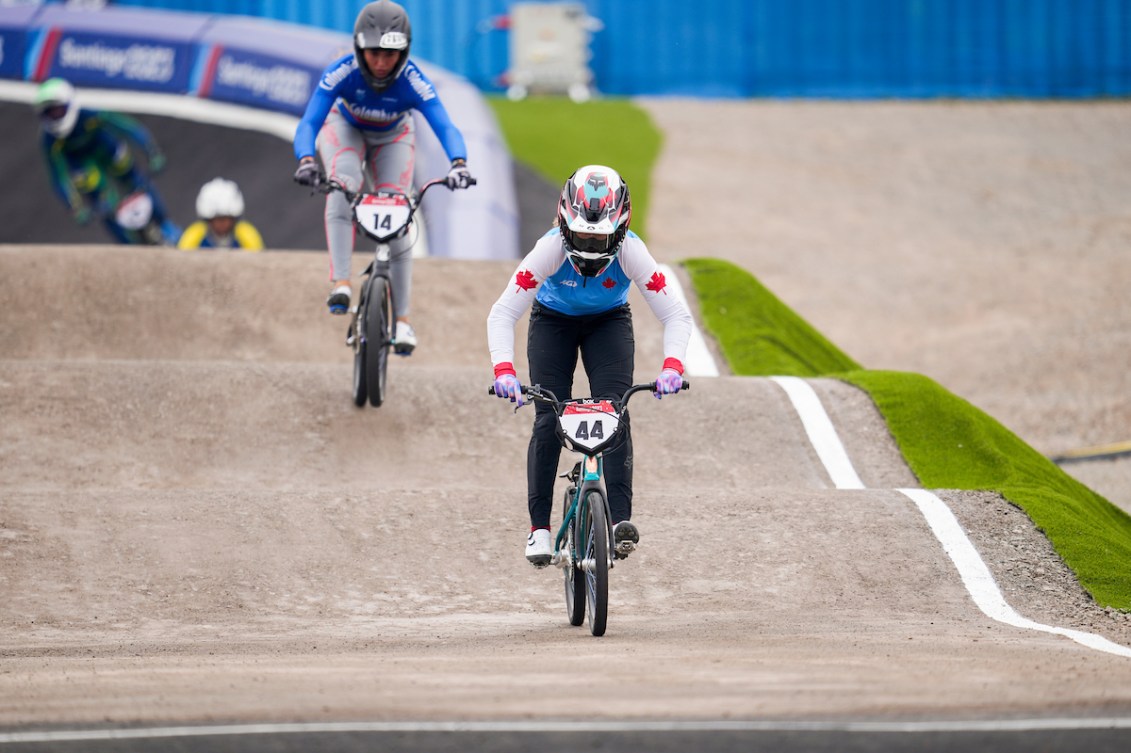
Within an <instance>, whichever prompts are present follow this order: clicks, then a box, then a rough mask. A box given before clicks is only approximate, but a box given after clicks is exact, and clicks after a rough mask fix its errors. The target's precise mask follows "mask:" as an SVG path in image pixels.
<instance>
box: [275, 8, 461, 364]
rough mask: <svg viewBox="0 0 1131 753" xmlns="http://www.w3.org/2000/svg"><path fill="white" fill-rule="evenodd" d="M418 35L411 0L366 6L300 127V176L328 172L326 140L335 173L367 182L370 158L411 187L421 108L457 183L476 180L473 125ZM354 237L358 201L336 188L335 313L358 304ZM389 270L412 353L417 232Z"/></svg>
mask: <svg viewBox="0 0 1131 753" xmlns="http://www.w3.org/2000/svg"><path fill="white" fill-rule="evenodd" d="M411 44H412V29H411V27H410V26H409V22H408V14H406V13H405V10H404V8H402V7H401V6H399V5H397V4H396V3H394V2H391V0H378V2H374V3H369V4H368V5H366V6H365V7H364V8H362V9H361V12H360V13H359V14H358V16H357V21H356V22H355V23H354V29H353V45H354V49H353V52H352V53H350V54H347V55H345V56H344V57H342V58H340V59H339V60H336V61H335V62H333V63H331V64H330V65H329V67H327V68H326V71H325V72H324V73H323V74H322V79H321V80H320V81H319V82H318V86H316V87H315V88H314V93H313V94H312V95H311V97H310V101H309V102H308V103H307V105H306V112H305V113H304V114H303V116H302V120H301V121H300V122H299V125H298V128H297V129H296V130H295V139H294V151H295V158H297V159H298V161H299V164H298V169H297V170H296V171H295V176H294V177H295V180H296V181H298V182H299V183H303V184H305V185H318V184H319V183H321V182H322V181H323V180H324V179H325V176H324V175H323V173H322V170H321V169H320V168H319V166H318V163H317V162H316V161H315V159H314V154H315V149H316V142H317V152H318V156H319V157H320V158H321V160H322V165H323V166H325V168H326V171H327V172H329V173H330V177H331V178H334V179H335V180H337V181H338V182H339V183H341V184H343V185H344V186H345V187H346V188H348V189H350V190H351V191H357V190H359V189H360V188H361V187H362V168H363V167H364V168H366V169H367V170H368V177H369V180H370V182H371V184H372V186H373V188H391V189H394V190H398V191H402V192H406V193H407V192H408V191H409V189H411V188H412V173H413V165H414V158H415V156H416V146H415V143H416V135H415V130H414V127H413V120H412V110H418V111H419V112H420V113H421V114H422V115H423V116H424V119H425V120H426V121H428V125H430V126H431V127H432V130H433V132H435V134H436V137H437V138H438V139H439V140H440V144H441V145H442V146H443V148H444V151H445V152H446V153H447V155H448V159H449V160H451V170H450V171H449V172H448V176H447V184H448V188H452V189H455V188H467V187H469V186H470V185H471V173H470V172H468V170H467V148H466V146H465V145H464V140H463V134H461V133H460V131H459V129H458V128H456V127H455V125H453V124H452V121H451V118H450V117H448V112H447V110H446V109H444V105H443V103H442V102H440V97H439V95H438V94H437V93H436V90H435V88H434V87H433V86H432V82H431V81H429V80H428V77H427V76H425V75H424V73H423V72H422V71H421V70H420V69H419V68H417V67H416V64H415V63H413V62H412V60H410V59H409V56H408V54H409V47H410V45H411ZM353 239H354V229H353V219H352V218H351V216H350V207H349V202H348V201H347V200H346V198H345V196H344V195H342V194H341V193H340V192H337V191H334V192H331V193H329V194H327V196H326V243H327V245H328V246H329V250H330V280H331V283H330V297H329V298H327V299H326V304H327V305H328V306H329V308H330V313H332V314H345V313H346V312H348V311H349V307H350V260H351V256H352V255H353ZM389 275H390V278H391V280H392V286H393V300H394V303H395V305H396V311H394V312H393V315H394V316H395V318H396V320H397V326H396V332H395V333H394V342H393V350H394V351H395V352H396V353H398V354H400V355H409V354H410V353H412V350H413V348H415V347H416V343H417V340H416V333H415V332H414V331H413V329H412V325H411V324H409V321H408V310H409V301H410V290H411V285H412V253H411V243H410V242H409V240H408V238H407V237H403V238H398V239H396V240H394V241H393V242H392V244H391V249H390V258H389Z"/></svg>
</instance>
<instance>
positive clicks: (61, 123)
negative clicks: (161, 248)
mask: <svg viewBox="0 0 1131 753" xmlns="http://www.w3.org/2000/svg"><path fill="white" fill-rule="evenodd" d="M34 106H35V112H36V115H37V116H38V117H39V126H40V130H41V132H42V136H41V141H40V144H41V146H42V148H43V155H44V157H45V158H46V160H47V169H48V172H49V174H50V179H51V185H52V188H54V190H55V192H56V193H57V194H58V195H59V198H61V199H62V200H63V203H64V204H66V205H67V207H68V208H69V209H70V210H71V214H72V215H74V218H75V220H76V221H78V222H79V224H82V225H85V224H87V223H89V222H90V221H91V220H93V219H99V220H101V221H102V224H103V225H104V226H105V227H106V230H107V231H109V233H110V234H111V235H112V236H113V237H114V239H115V240H116V241H118V242H119V243H130V242H131V241H130V238H129V236H128V235H127V234H126V232H125V231H124V230H123V229H122V228H121V227H120V226H119V225H118V224H117V222H115V221H114V210H115V209H116V207H115V206H109V205H108V204H107V203H108V201H109V200H110V196H109V195H108V193H109V189H110V188H111V186H110V185H109V184H110V183H112V184H113V187H114V188H116V189H117V193H118V194H119V196H118V198H119V200H120V199H122V198H125V197H126V196H129V195H130V194H132V193H135V192H138V191H145V192H148V193H149V195H150V196H151V198H152V199H153V213H154V215H155V218H156V219H157V221H158V223H159V224H160V225H161V230H162V234H163V235H164V238H165V242H166V243H168V244H169V245H174V244H176V242H177V238H179V237H180V234H181V231H180V228H178V227H177V226H176V224H175V223H173V221H172V220H170V219H169V217H168V215H167V213H166V212H165V207H164V204H163V202H162V201H161V197H160V195H159V194H158V193H157V188H156V187H155V186H154V185H153V184H152V182H151V181H150V180H149V178H148V177H147V176H146V174H145V172H144V171H143V170H142V166H141V165H139V164H138V162H137V159H136V157H135V155H134V151H133V149H131V144H132V145H133V146H134V147H135V148H136V149H137V151H139V152H144V153H145V155H146V158H147V160H146V161H147V164H148V168H149V171H150V172H151V173H158V172H160V171H161V170H162V169H163V168H164V166H165V157H164V155H163V154H162V153H161V150H160V149H159V148H158V146H157V142H156V141H154V139H153V137H152V136H151V135H150V133H149V131H148V130H146V128H145V126H143V125H142V124H141V123H139V122H138V121H136V120H134V119H133V118H131V117H129V116H127V115H123V114H121V113H117V112H111V111H108V110H92V109H87V108H84V107H80V106H79V105H78V103H77V101H76V97H75V88H74V87H73V86H72V85H71V84H70V82H68V81H65V80H63V79H61V78H52V79H48V80H47V81H44V82H43V83H42V84H41V85H40V86H39V88H38V89H37V90H36V93H35V100H34Z"/></svg>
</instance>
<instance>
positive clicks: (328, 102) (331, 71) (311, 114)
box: [294, 55, 357, 161]
mask: <svg viewBox="0 0 1131 753" xmlns="http://www.w3.org/2000/svg"><path fill="white" fill-rule="evenodd" d="M356 68H357V64H356V62H353V55H348V56H346V57H343V58H341V59H340V60H338V61H336V62H334V63H331V64H330V65H329V66H328V67H327V68H326V70H325V71H324V72H323V73H322V78H321V79H320V80H319V81H318V86H316V87H314V92H313V93H311V95H310V99H309V100H308V101H307V103H306V111H305V112H303V114H302V120H300V121H299V122H298V127H297V128H295V140H294V148H295V159H297V160H300V161H301V160H302V159H304V158H306V157H311V158H313V157H314V155H315V153H316V150H315V146H314V140H315V139H316V138H318V131H319V130H321V129H322V124H323V123H325V122H326V116H327V115H329V114H330V108H331V107H333V106H334V102H335V101H336V100H337V99H338V91H339V89H341V88H342V84H343V83H344V82H345V81H346V80H347V79H348V78H349V77H350V74H351V73H352V72H353V71H354V70H356Z"/></svg>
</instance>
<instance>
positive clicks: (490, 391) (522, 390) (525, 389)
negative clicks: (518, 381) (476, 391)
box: [487, 384, 530, 397]
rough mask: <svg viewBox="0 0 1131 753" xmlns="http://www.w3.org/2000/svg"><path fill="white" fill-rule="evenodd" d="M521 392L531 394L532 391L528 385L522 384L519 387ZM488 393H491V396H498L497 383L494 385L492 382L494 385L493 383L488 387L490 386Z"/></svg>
mask: <svg viewBox="0 0 1131 753" xmlns="http://www.w3.org/2000/svg"><path fill="white" fill-rule="evenodd" d="M519 392H521V393H522V394H524V395H527V394H529V393H530V390H529V388H528V387H527V386H526V385H525V384H524V385H522V386H521V387H519ZM487 394H488V395H490V396H492V397H496V393H495V385H493V384H492V385H491V386H490V387H488V388H487Z"/></svg>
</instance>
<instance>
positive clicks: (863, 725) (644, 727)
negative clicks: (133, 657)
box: [0, 717, 1131, 744]
mask: <svg viewBox="0 0 1131 753" xmlns="http://www.w3.org/2000/svg"><path fill="white" fill-rule="evenodd" d="M1082 729H1131V718H1124V717H1106V718H1086V719H1069V718H1060V719H1001V720H993V719H979V720H972V721H961V720H957V721H945V720H944V721H919V722H867V721H865V722H852V721H849V722H822V721H788V720H784V721H774V720H764V721H722V720H720V721H710V720H707V721H670V722H665V721H654V722H649V721H642V722H632V721H624V722H615V721H612V722H597V721H587V722H570V721H522V722H506V721H501V722H312V723H309V724H304V723H301V722H298V723H280V724H221V725H209V726H200V727H196V726H181V727H148V728H147V727H133V728H128V729H85V730H84V729H75V730H49V731H26V732H0V744H3V743H47V742H94V741H100V740H146V739H157V738H170V737H220V736H234V735H286V734H341V733H359V732H361V733H383V732H394V733H413V732H470V733H483V732H542V733H548V732H611V733H615V732H896V733H909V732H910V733H939V732H1036V731H1044V730H1082Z"/></svg>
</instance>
